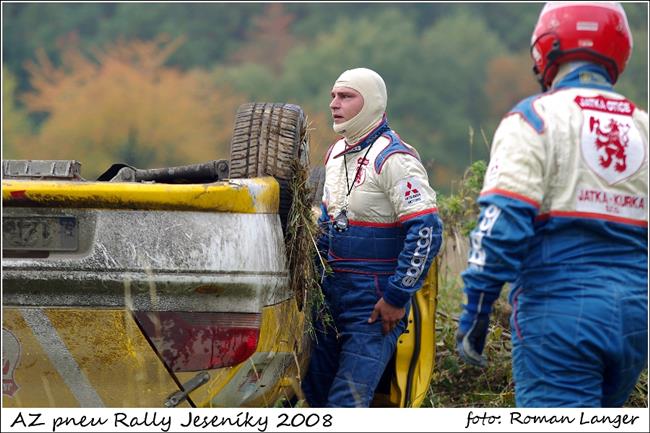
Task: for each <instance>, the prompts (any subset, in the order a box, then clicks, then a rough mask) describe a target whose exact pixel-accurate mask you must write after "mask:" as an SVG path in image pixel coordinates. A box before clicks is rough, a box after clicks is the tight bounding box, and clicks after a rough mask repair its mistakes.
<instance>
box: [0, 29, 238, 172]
mask: <svg viewBox="0 0 650 433" xmlns="http://www.w3.org/2000/svg"><path fill="white" fill-rule="evenodd" d="M182 44H183V39H182V38H177V39H174V40H170V39H169V38H166V37H159V38H157V39H155V40H153V41H128V42H127V41H122V40H119V41H117V42H115V43H114V44H112V45H110V46H107V47H105V48H104V49H102V50H99V49H97V50H95V51H93V52H92V53H90V54H89V53H83V52H82V51H81V49H79V48H78V47H77V46H74V45H71V46H67V47H66V48H63V51H62V53H61V62H60V65H54V64H53V62H52V61H51V60H50V59H49V58H48V57H47V56H46V55H45V54H44V52H43V51H39V52H38V53H37V58H36V61H34V62H31V63H28V64H27V65H26V68H27V70H28V72H29V75H30V84H31V86H32V88H33V90H32V91H30V92H28V93H26V94H24V95H23V97H22V101H23V102H24V104H25V106H26V108H27V110H29V111H30V112H32V113H36V112H43V113H46V115H47V117H46V120H45V122H44V123H43V125H42V127H41V128H40V133H39V134H38V135H37V136H36V138H35V139H33V140H32V141H31V142H30V143H27V144H25V145H23V146H21V148H20V149H17V150H16V155H11V157H12V158H25V159H77V160H80V161H81V162H82V175H83V176H84V177H86V178H92V177H94V176H96V175H97V174H99V173H101V172H102V171H103V170H105V169H106V168H108V166H110V164H112V163H115V162H125V163H130V164H132V165H136V166H137V167H139V168H153V167H162V166H169V165H180V164H190V163H194V162H201V161H205V160H210V159H219V158H228V149H229V144H230V136H231V133H232V125H233V122H234V115H235V112H236V110H237V107H238V105H239V104H241V103H242V102H245V101H243V100H242V98H241V97H237V96H236V95H234V94H233V93H232V92H230V91H228V90H227V89H224V88H217V87H216V86H215V84H214V80H212V79H210V78H209V76H208V73H207V72H204V71H202V70H199V69H194V70H191V71H189V72H183V71H181V70H178V69H173V68H170V67H166V66H165V61H166V60H167V59H168V57H169V56H170V55H171V54H172V53H173V52H174V51H175V50H178V49H180V48H181V46H182Z"/></svg>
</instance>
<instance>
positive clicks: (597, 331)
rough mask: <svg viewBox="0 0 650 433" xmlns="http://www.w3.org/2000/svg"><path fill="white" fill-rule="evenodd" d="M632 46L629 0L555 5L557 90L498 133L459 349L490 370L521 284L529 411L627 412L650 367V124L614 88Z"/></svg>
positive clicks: (546, 79)
mask: <svg viewBox="0 0 650 433" xmlns="http://www.w3.org/2000/svg"><path fill="white" fill-rule="evenodd" d="M631 46H632V40H631V34H630V30H629V27H628V24H627V18H626V16H625V12H624V11H623V8H622V7H621V6H620V5H619V4H612V3H589V2H574V3H572V2H559V3H557V4H555V3H549V4H547V5H546V6H545V7H544V9H543V10H542V12H541V15H540V17H539V21H538V23H537V26H536V28H535V31H534V33H533V39H532V47H531V48H532V50H531V51H532V56H533V59H534V61H535V68H534V70H535V72H536V73H537V75H538V79H539V80H540V83H541V84H542V87H543V90H544V93H542V94H540V95H537V96H534V97H530V98H528V99H525V100H523V101H522V102H520V103H519V104H518V105H516V106H515V108H514V109H513V110H512V111H511V112H509V113H508V114H507V115H506V116H505V118H504V119H503V120H502V122H501V124H500V125H499V127H498V129H497V131H496V132H495V136H494V141H493V145H492V151H491V157H490V164H489V167H488V170H487V173H486V177H485V181H484V185H483V190H482V192H481V194H480V197H479V200H478V203H479V205H480V207H481V214H480V217H479V222H478V226H477V227H476V229H475V230H474V231H473V232H472V234H471V236H470V247H471V250H470V254H469V260H468V261H469V263H468V268H467V269H466V271H465V272H464V273H463V281H464V284H465V293H466V295H467V304H466V305H464V311H463V313H462V315H461V318H460V323H459V329H458V332H457V350H458V352H459V354H460V355H461V357H463V358H464V359H465V360H466V361H467V362H470V363H472V364H476V365H482V366H484V365H485V364H486V362H487V361H486V358H485V357H484V356H483V355H482V351H483V348H484V345H485V339H486V336H487V333H488V324H489V315H490V311H491V306H492V303H493V302H494V301H495V300H496V299H497V298H498V297H499V293H500V290H501V287H502V285H503V283H504V282H510V283H511V284H512V286H511V292H510V296H509V300H510V303H511V305H512V308H513V311H512V315H511V318H510V325H511V328H512V345H513V362H512V366H513V377H514V382H515V399H516V404H517V406H523V407H600V406H621V405H623V404H624V403H625V401H626V399H627V397H628V396H629V394H630V393H631V391H632V389H633V388H634V386H635V384H636V382H637V380H638V378H639V375H640V373H641V372H642V370H643V368H644V367H645V366H646V365H647V350H648V328H647V314H648V298H647V275H648V268H647V260H648V241H647V236H648V208H647V205H648V197H647V190H648V161H647V157H648V115H647V113H645V112H643V111H642V110H640V109H639V108H638V107H636V106H635V105H634V104H633V103H632V102H630V101H629V100H627V99H626V98H625V97H624V96H622V95H620V94H618V93H616V92H615V91H614V90H613V87H612V85H613V84H614V83H615V82H616V80H617V78H618V76H619V74H620V73H621V72H623V69H624V67H625V64H626V62H627V60H628V58H629V55H630V51H631ZM547 90H548V91H547Z"/></svg>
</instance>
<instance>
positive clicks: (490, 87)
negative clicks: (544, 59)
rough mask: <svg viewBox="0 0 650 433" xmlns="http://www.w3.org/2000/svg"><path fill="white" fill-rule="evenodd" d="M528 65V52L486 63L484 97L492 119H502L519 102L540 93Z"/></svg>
mask: <svg viewBox="0 0 650 433" xmlns="http://www.w3.org/2000/svg"><path fill="white" fill-rule="evenodd" d="M531 65H532V60H531V59H530V55H529V54H528V50H526V51H521V52H519V53H516V54H515V53H509V54H504V55H501V56H497V57H495V58H493V59H491V60H490V61H489V63H488V67H487V77H486V80H485V94H486V95H487V98H488V107H489V113H490V114H491V115H492V116H493V117H495V118H498V117H499V116H503V115H504V114H506V113H507V112H508V111H509V110H510V109H511V108H513V107H514V106H515V104H517V103H518V102H519V101H520V100H522V99H524V98H526V97H528V96H531V95H534V94H536V93H539V92H540V91H541V89H540V86H539V84H537V81H536V80H535V78H534V74H533V72H532V70H531Z"/></svg>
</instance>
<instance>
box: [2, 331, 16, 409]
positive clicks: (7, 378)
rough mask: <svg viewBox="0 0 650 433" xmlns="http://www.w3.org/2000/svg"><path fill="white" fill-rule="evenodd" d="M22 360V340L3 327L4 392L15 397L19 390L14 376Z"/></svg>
mask: <svg viewBox="0 0 650 433" xmlns="http://www.w3.org/2000/svg"><path fill="white" fill-rule="evenodd" d="M19 362H20V342H19V341H18V339H17V338H16V336H15V335H14V334H13V333H12V332H11V331H9V330H8V329H5V328H2V394H3V395H6V396H9V397H13V396H14V394H16V391H18V388H19V386H18V384H17V383H16V379H15V377H14V372H15V371H16V367H17V366H18V363H19Z"/></svg>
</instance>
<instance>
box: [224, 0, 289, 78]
mask: <svg viewBox="0 0 650 433" xmlns="http://www.w3.org/2000/svg"><path fill="white" fill-rule="evenodd" d="M293 19H294V17H293V15H291V14H288V13H287V12H286V10H285V7H284V6H283V5H282V3H271V4H268V5H267V6H266V7H265V9H264V11H263V12H262V13H261V14H260V15H259V16H256V17H254V18H253V19H252V22H251V28H250V29H249V30H248V32H247V38H246V43H245V44H244V45H243V46H242V47H241V48H240V49H239V50H238V51H237V52H235V53H234V55H233V57H232V58H233V60H234V61H235V62H237V63H254V64H258V65H263V66H266V67H268V68H269V69H270V70H271V71H273V72H274V74H275V75H279V74H280V72H281V71H282V63H283V62H284V58H285V57H286V56H287V53H288V52H289V50H290V49H291V48H292V47H293V46H294V45H295V44H296V40H295V38H294V37H293V36H292V35H291V28H290V26H291V23H292V21H293Z"/></svg>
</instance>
